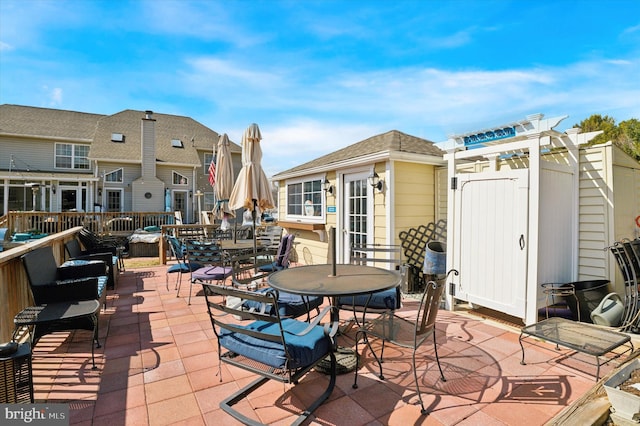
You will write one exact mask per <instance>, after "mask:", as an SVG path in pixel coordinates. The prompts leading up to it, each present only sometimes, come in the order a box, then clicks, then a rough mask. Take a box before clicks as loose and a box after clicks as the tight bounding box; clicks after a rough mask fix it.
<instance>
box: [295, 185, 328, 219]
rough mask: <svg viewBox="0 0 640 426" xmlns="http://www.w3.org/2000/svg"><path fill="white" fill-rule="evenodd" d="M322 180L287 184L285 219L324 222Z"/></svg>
mask: <svg viewBox="0 0 640 426" xmlns="http://www.w3.org/2000/svg"><path fill="white" fill-rule="evenodd" d="M323 194H324V191H323V190H322V179H321V178H317V179H313V180H306V181H299V182H293V181H292V182H290V183H287V217H288V218H291V219H303V220H306V221H310V222H318V221H322V220H324V196H323Z"/></svg>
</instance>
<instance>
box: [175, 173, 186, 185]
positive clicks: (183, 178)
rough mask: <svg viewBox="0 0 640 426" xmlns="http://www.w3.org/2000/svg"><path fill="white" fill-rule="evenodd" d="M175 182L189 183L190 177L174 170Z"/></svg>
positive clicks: (180, 183)
mask: <svg viewBox="0 0 640 426" xmlns="http://www.w3.org/2000/svg"><path fill="white" fill-rule="evenodd" d="M173 184H174V185H188V184H189V178H187V177H186V176H184V175H181V174H180V173H178V172H173Z"/></svg>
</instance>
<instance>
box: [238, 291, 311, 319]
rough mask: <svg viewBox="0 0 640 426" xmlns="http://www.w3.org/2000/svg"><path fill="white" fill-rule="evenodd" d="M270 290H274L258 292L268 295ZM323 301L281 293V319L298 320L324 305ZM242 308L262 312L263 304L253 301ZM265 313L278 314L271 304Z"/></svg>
mask: <svg viewBox="0 0 640 426" xmlns="http://www.w3.org/2000/svg"><path fill="white" fill-rule="evenodd" d="M269 290H273V289H271V288H270V287H267V288H261V289H260V290H258V291H257V292H258V293H266V292H267V291H269ZM322 301H323V297H322V296H307V297H305V298H303V297H302V296H300V295H297V294H291V293H287V292H285V291H280V292H278V313H279V314H280V317H281V318H297V317H299V316H302V315H306V314H307V313H308V312H309V311H310V310H312V309H316V308H318V307H320V305H322ZM242 306H243V307H244V308H246V309H254V310H256V311H260V310H261V308H262V303H260V302H256V301H253V300H246V301H245V302H244V303H243V305H242ZM264 312H265V313H268V314H269V315H275V314H276V311H275V309H274V307H273V306H272V305H271V304H269V305H268V306H266V307H265V310H264Z"/></svg>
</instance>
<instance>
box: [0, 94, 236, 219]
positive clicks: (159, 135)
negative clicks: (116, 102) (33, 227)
mask: <svg viewBox="0 0 640 426" xmlns="http://www.w3.org/2000/svg"><path fill="white" fill-rule="evenodd" d="M218 138H219V134H218V133H217V132H215V131H213V130H211V129H209V128H207V127H206V126H204V125H202V124H201V123H198V122H197V121H195V120H193V119H192V118H189V117H184V116H177V115H169V114H157V113H155V114H154V113H152V112H150V111H147V112H145V111H135V110H124V111H121V112H118V113H116V114H113V115H101V114H89V113H82V112H75V111H64V110H57V109H50V108H35V107H29V106H20V105H7V104H4V105H0V151H1V152H2V155H0V213H1V214H6V213H7V212H8V211H10V210H21V211H30V210H36V211H52V212H58V211H73V210H77V211H100V210H102V211H123V212H124V211H137V212H146V211H156V212H157V211H181V212H182V216H183V218H185V221H187V222H196V221H198V217H197V215H198V211H197V210H198V196H199V195H198V194H202V195H201V197H202V198H201V199H200V203H201V204H200V205H201V207H202V209H203V210H211V209H212V208H213V204H214V197H213V190H212V188H211V185H210V184H209V181H208V167H209V164H210V162H211V161H212V159H213V157H214V146H216V145H217V142H218ZM241 152H242V149H241V147H240V146H239V145H237V144H235V143H233V142H231V155H232V158H233V162H234V169H235V170H236V171H238V170H239V169H240V167H241Z"/></svg>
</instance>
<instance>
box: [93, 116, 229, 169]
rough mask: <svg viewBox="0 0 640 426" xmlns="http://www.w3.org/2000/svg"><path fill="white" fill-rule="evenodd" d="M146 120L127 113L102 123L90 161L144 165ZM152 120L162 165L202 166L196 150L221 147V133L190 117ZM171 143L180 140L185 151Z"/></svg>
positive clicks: (158, 158)
mask: <svg viewBox="0 0 640 426" xmlns="http://www.w3.org/2000/svg"><path fill="white" fill-rule="evenodd" d="M144 116H145V113H144V111H135V110H130V109H128V110H124V111H121V112H119V113H117V114H114V115H109V116H105V117H103V118H102V119H100V121H99V122H98V126H97V129H96V133H95V139H94V142H93V143H92V144H91V152H90V153H89V157H90V158H92V159H99V160H128V161H141V147H140V144H141V138H142V135H141V121H142V118H144ZM152 118H153V119H154V120H156V122H155V132H156V159H157V160H158V161H160V162H170V163H175V164H200V163H201V159H200V158H199V155H198V151H197V150H198V149H201V150H213V145H214V144H217V143H218V138H219V135H218V133H216V132H214V131H213V130H211V129H209V128H208V127H206V126H203V125H202V124H200V123H198V122H197V121H195V120H193V119H191V118H189V117H183V116H177V115H169V114H159V113H154V114H153V116H152ZM112 133H122V134H123V135H125V139H124V143H115V142H112V141H111V134H112ZM172 139H179V140H181V141H182V144H183V146H184V148H174V147H172V146H171V140H172ZM192 139H193V143H192V142H191V140H192ZM236 147H237V149H238V150H239V151H241V149H240V147H238V146H237V145H236Z"/></svg>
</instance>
